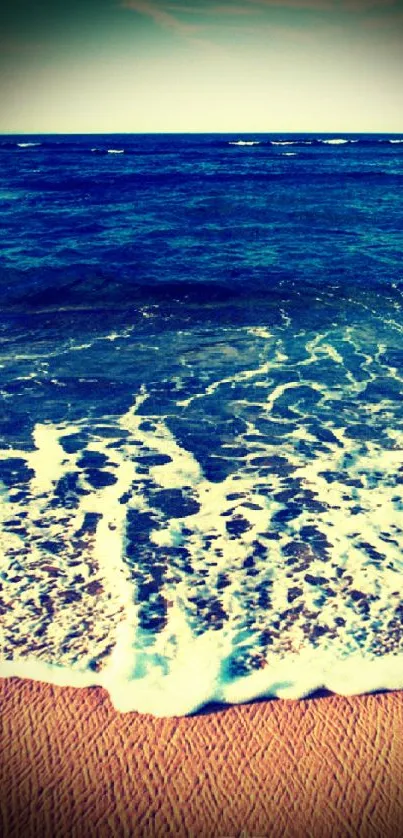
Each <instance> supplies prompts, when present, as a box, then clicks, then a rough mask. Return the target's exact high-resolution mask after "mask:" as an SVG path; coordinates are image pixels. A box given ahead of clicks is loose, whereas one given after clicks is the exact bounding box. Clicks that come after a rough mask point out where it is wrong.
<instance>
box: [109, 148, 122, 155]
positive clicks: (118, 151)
mask: <svg viewBox="0 0 403 838" xmlns="http://www.w3.org/2000/svg"><path fill="white" fill-rule="evenodd" d="M124 153H125V150H124V148H108V154H124Z"/></svg>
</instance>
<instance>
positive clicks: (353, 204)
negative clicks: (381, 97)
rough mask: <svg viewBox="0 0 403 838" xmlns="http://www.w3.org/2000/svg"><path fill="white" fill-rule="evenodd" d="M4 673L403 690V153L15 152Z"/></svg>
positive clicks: (2, 565)
mask: <svg viewBox="0 0 403 838" xmlns="http://www.w3.org/2000/svg"><path fill="white" fill-rule="evenodd" d="M0 205H1V216H0V218H1V222H0V223H1V243H2V250H1V256H0V289H1V295H0V307H1V318H0V356H1V357H0V389H1V413H0V491H1V526H2V533H1V551H0V586H1V590H0V617H1V626H2V628H1V645H2V649H1V662H0V674H2V675H4V676H8V675H16V676H21V677H30V678H35V679H39V680H47V681H52V682H54V683H58V684H72V685H77V686H80V685H82V686H86V685H87V686H88V685H93V684H100V685H102V686H104V687H105V688H106V689H107V690H108V691H109V693H110V695H111V698H112V701H113V702H114V704H115V706H116V707H117V708H118V709H119V710H122V711H127V710H139V711H141V712H146V713H153V714H155V715H160V716H161V715H162V716H163V715H182V714H186V713H190V712H193V711H194V710H197V709H198V708H199V707H201V706H203V705H205V704H206V703H208V702H211V701H220V702H228V703H233V702H241V701H247V700H250V699H253V698H256V697H258V696H280V697H281V696H284V697H294V698H298V697H300V696H303V695H307V694H310V693H312V692H313V691H315V690H316V689H317V688H319V687H326V688H327V689H330V690H334V691H335V692H339V693H348V694H354V693H359V692H364V691H367V690H374V689H379V688H388V689H393V688H402V687H403V626H402V620H403V554H402V546H403V500H402V496H403V492H402V483H403V453H402V452H403V446H402V440H403V402H402V380H403V319H402V292H403V262H402V254H403V137H401V136H392V135H390V136H389V135H388V136H381V135H348V134H341V135H319V134H318V135H276V134H265V135H251V134H239V135H231V136H230V135H192V134H189V135H173V134H169V135H147V136H143V135H109V136H100V135H96V136H84V135H80V136H73V135H68V136H53V135H52V136H50V135H48V136H32V137H28V136H21V137H16V136H10V135H7V136H2V137H0Z"/></svg>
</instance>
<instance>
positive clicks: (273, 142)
mask: <svg viewBox="0 0 403 838" xmlns="http://www.w3.org/2000/svg"><path fill="white" fill-rule="evenodd" d="M270 144H271V145H295V144H296V141H295V140H270Z"/></svg>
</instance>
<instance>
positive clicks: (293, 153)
mask: <svg viewBox="0 0 403 838" xmlns="http://www.w3.org/2000/svg"><path fill="white" fill-rule="evenodd" d="M282 154H283V157H296V156H297V152H296V151H283V152H282Z"/></svg>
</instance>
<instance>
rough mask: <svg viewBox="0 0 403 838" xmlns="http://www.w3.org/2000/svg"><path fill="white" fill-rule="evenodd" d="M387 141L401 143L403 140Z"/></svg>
mask: <svg viewBox="0 0 403 838" xmlns="http://www.w3.org/2000/svg"><path fill="white" fill-rule="evenodd" d="M388 142H389V143H403V140H388Z"/></svg>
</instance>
